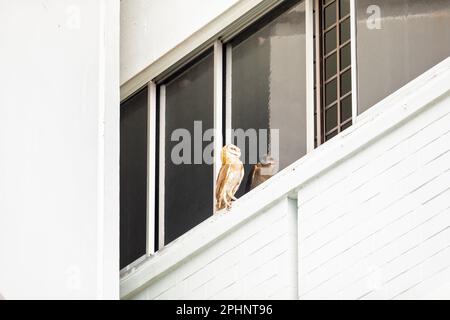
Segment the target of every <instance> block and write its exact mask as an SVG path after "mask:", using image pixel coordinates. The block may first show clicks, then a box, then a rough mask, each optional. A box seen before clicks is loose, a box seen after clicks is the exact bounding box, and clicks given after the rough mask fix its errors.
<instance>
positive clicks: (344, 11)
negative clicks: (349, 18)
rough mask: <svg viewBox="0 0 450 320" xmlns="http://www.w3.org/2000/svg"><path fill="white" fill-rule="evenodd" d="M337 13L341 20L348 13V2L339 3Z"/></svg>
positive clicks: (344, 0) (348, 0)
mask: <svg viewBox="0 0 450 320" xmlns="http://www.w3.org/2000/svg"><path fill="white" fill-rule="evenodd" d="M339 12H340V13H339V15H340V18H343V17H345V16H346V15H348V14H349V13H350V0H340V1H339Z"/></svg>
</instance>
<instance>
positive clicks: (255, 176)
mask: <svg viewBox="0 0 450 320" xmlns="http://www.w3.org/2000/svg"><path fill="white" fill-rule="evenodd" d="M276 171H277V168H276V162H275V159H274V158H272V157H271V156H269V155H266V156H265V157H263V159H261V162H258V163H257V164H255V165H254V166H253V168H252V170H251V171H250V174H249V175H248V179H247V183H246V185H245V192H246V193H247V192H249V191H250V190H252V189H254V188H256V187H257V186H259V185H260V184H261V183H263V182H265V181H267V180H268V179H269V178H270V177H272V176H273V175H274V174H275V173H276Z"/></svg>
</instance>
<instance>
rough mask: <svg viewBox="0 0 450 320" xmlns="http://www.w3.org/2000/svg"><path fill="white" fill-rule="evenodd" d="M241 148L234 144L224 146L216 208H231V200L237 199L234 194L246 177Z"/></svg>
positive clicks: (217, 186) (217, 185) (217, 187)
mask: <svg viewBox="0 0 450 320" xmlns="http://www.w3.org/2000/svg"><path fill="white" fill-rule="evenodd" d="M240 156H241V150H240V149H239V148H238V147H237V146H235V145H234V144H227V145H226V146H224V147H223V148H222V153H221V159H222V166H221V168H220V171H219V175H218V177H217V184H216V209H217V210H220V209H223V208H227V209H229V208H231V202H232V201H233V200H237V199H236V197H235V196H234V194H235V193H236V191H237V190H238V188H239V186H240V184H241V182H242V178H243V177H244V165H243V164H242V161H241V160H240V159H239V158H240Z"/></svg>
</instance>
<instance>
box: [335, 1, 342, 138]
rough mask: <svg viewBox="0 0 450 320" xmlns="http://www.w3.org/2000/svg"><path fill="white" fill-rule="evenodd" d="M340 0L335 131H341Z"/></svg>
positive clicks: (337, 15)
mask: <svg viewBox="0 0 450 320" xmlns="http://www.w3.org/2000/svg"><path fill="white" fill-rule="evenodd" d="M339 7H340V0H336V45H337V46H336V59H337V79H336V80H337V92H336V97H337V106H336V109H337V133H339V132H341V48H340V45H341V22H340V17H339Z"/></svg>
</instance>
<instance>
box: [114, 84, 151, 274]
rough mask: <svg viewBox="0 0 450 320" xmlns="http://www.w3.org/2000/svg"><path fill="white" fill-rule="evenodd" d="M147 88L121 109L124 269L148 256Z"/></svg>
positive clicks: (121, 248) (122, 254)
mask: <svg viewBox="0 0 450 320" xmlns="http://www.w3.org/2000/svg"><path fill="white" fill-rule="evenodd" d="M147 97H148V90H147V87H145V88H144V89H142V90H141V91H139V92H138V93H136V94H135V95H133V96H132V97H130V98H129V99H127V100H126V101H124V102H123V103H122V104H121V106H120V267H121V268H123V267H125V266H127V265H129V264H130V263H131V262H133V261H135V260H136V259H138V258H140V257H141V256H143V255H145V253H146V243H147V240H146V237H147V233H146V231H147V229H146V224H147Z"/></svg>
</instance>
